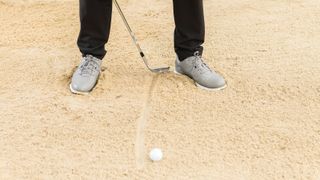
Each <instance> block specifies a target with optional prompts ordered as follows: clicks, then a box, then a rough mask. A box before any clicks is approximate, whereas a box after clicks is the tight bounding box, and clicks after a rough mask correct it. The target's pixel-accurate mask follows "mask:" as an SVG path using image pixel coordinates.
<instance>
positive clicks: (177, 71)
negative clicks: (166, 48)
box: [174, 62, 183, 75]
mask: <svg viewBox="0 0 320 180" xmlns="http://www.w3.org/2000/svg"><path fill="white" fill-rule="evenodd" d="M174 73H176V74H178V75H183V72H182V70H181V68H180V67H179V65H178V64H177V62H176V64H175V68H174Z"/></svg>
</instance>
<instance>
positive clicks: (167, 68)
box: [150, 67, 170, 73]
mask: <svg viewBox="0 0 320 180" xmlns="http://www.w3.org/2000/svg"><path fill="white" fill-rule="evenodd" d="M169 69H170V67H162V68H156V69H150V71H151V72H154V73H166V72H168V71H169Z"/></svg>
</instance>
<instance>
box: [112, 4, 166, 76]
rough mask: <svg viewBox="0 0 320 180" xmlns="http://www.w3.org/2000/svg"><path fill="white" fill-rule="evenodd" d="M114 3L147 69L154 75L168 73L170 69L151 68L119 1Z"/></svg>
mask: <svg viewBox="0 0 320 180" xmlns="http://www.w3.org/2000/svg"><path fill="white" fill-rule="evenodd" d="M113 2H114V4H115V6H116V7H117V9H118V12H119V14H120V16H121V18H122V20H123V22H124V24H125V26H126V28H127V30H128V32H129V34H130V36H131V38H132V41H133V43H134V44H135V45H136V47H137V49H138V51H139V54H140V56H141V58H142V60H143V62H144V64H145V65H146V66H147V68H148V69H149V70H150V71H151V72H153V73H164V72H168V71H169V69H170V67H161V68H155V69H153V68H150V67H149V64H148V60H147V58H146V56H145V54H144V53H143V51H142V49H141V47H140V45H139V43H138V40H137V38H136V36H135V35H134V33H133V31H132V30H131V28H130V26H129V23H128V21H127V19H126V17H125V16H124V14H123V12H122V10H121V8H120V6H119V4H118V2H117V0H113Z"/></svg>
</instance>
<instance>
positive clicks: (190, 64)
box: [175, 52, 226, 90]
mask: <svg viewBox="0 0 320 180" xmlns="http://www.w3.org/2000/svg"><path fill="white" fill-rule="evenodd" d="M175 72H176V73H177V74H182V75H187V76H189V77H190V78H191V79H193V80H194V81H195V83H196V85H197V86H198V87H200V88H203V89H206V90H221V89H224V88H225V87H226V82H225V80H224V78H223V77H222V76H221V75H219V74H218V73H216V72H215V71H213V70H211V69H210V68H209V67H208V65H206V64H205V63H204V62H203V59H202V57H201V56H200V55H199V53H198V52H196V53H195V54H194V56H191V57H188V58H186V59H185V60H183V61H180V60H179V59H178V58H177V59H176V63H175Z"/></svg>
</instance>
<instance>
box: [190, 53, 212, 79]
mask: <svg viewBox="0 0 320 180" xmlns="http://www.w3.org/2000/svg"><path fill="white" fill-rule="evenodd" d="M194 57H195V58H194V61H193V67H194V69H195V70H197V71H198V72H200V74H203V73H205V72H208V71H209V72H212V70H211V69H210V68H209V66H208V65H207V64H206V63H205V62H204V61H203V58H202V57H201V55H200V53H199V51H196V52H195V53H194Z"/></svg>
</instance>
